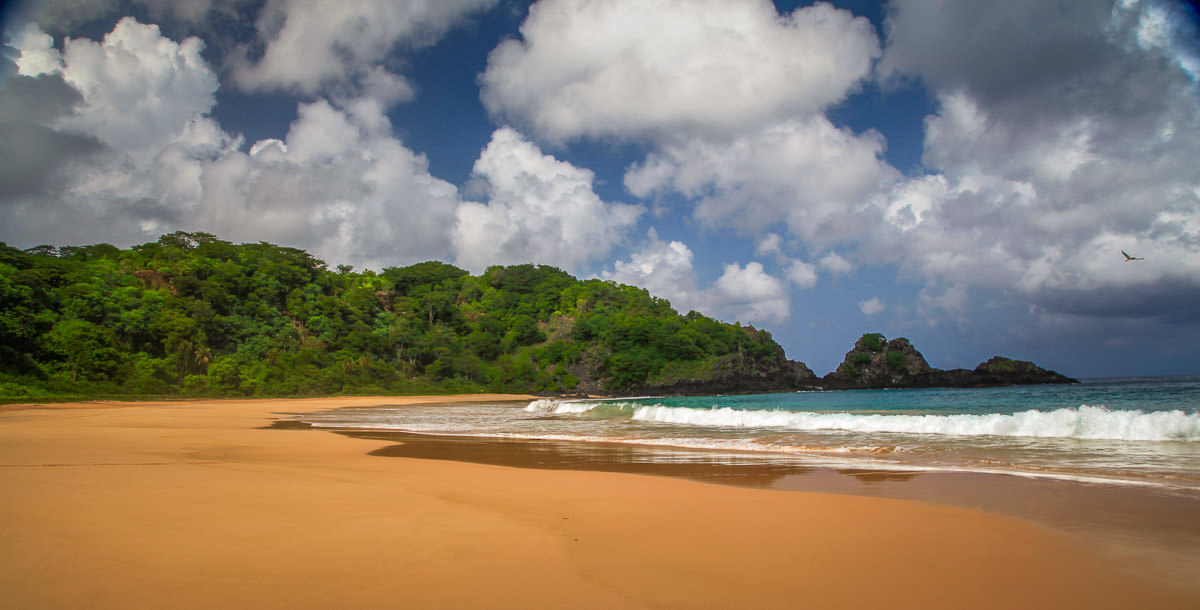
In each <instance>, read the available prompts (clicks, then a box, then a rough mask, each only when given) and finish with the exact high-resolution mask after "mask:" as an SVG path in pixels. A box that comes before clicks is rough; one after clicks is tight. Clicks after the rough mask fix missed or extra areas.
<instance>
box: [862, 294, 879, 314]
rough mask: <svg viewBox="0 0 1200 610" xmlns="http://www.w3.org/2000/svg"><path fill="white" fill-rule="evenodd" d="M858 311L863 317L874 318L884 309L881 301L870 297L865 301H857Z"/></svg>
mask: <svg viewBox="0 0 1200 610" xmlns="http://www.w3.org/2000/svg"><path fill="white" fill-rule="evenodd" d="M858 309H859V311H861V312H863V315H865V316H874V315H876V314H879V313H881V312H882V311H883V310H884V309H885V306H884V304H883V301H881V300H879V297H871V298H869V299H867V300H865V301H859V302H858Z"/></svg>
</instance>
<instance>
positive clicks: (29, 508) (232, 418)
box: [0, 396, 1200, 608]
mask: <svg viewBox="0 0 1200 610" xmlns="http://www.w3.org/2000/svg"><path fill="white" fill-rule="evenodd" d="M495 398H498V397H482V396H468V397H458V398H455V397H432V398H429V397H426V398H420V397H417V398H395V397H387V398H334V399H320V400H293V401H198V402H168V403H102V404H88V405H53V406H49V407H46V408H21V407H13V406H7V407H0V494H3V496H2V497H0V590H2V591H4V593H3V594H2V599H3V600H4V602H3V604H0V605H2V606H4V607H13V608H73V607H92V608H127V607H150V606H161V607H173V608H200V607H205V608H207V607H215V606H221V607H232V608H248V607H256V608H258V607H302V608H306V607H307V608H316V607H332V606H338V607H350V608H359V607H369V606H374V607H395V606H402V607H481V606H488V607H518V606H520V607H564V606H565V607H582V608H591V607H605V608H612V607H621V608H630V607H633V608H637V607H684V608H692V607H696V608H699V607H711V608H724V607H822V608H860V607H864V606H867V605H877V604H878V605H886V606H887V607H895V608H917V607H922V608H961V607H976V608H1012V607H1029V606H1033V607H1089V608H1125V607H1133V606H1136V607H1152V608H1194V607H1198V606H1200V594H1198V593H1197V592H1195V591H1191V590H1187V589H1185V588H1182V587H1179V588H1176V587H1172V586H1170V585H1165V584H1163V583H1161V582H1159V581H1158V580H1156V579H1154V578H1151V577H1150V575H1147V574H1142V573H1138V572H1136V571H1132V570H1130V569H1128V566H1126V565H1123V564H1121V563H1119V562H1114V561H1109V560H1108V559H1106V558H1104V557H1103V556H1101V555H1099V554H1097V553H1095V552H1093V549H1092V548H1090V547H1089V546H1088V545H1087V544H1086V543H1083V542H1080V540H1078V537H1077V536H1072V535H1068V534H1065V533H1062V532H1059V531H1055V530H1052V529H1050V528H1048V527H1044V526H1042V525H1040V524H1038V523H1034V522H1029V521H1023V520H1018V519H1015V518H1011V517H1006V516H1002V515H996V514H992V513H988V512H983V511H979V510H972V509H968V508H962V507H956V506H943V505H936V504H931V503H926V502H918V501H912V500H906V499H895V498H888V497H866V496H863V495H841V494H829V493H820V492H812V491H780V490H778V489H767V488H763V487H762V486H759V487H745V486H742V487H739V486H731V485H712V484H709V483H707V482H701V481H695V480H688V479H687V478H682V477H662V476H641V475H639V474H631V473H628V472H609V471H586V470H582V469H570V470H550V469H546V468H529V467H517V466H522V464H512V463H507V464H506V463H504V461H503V459H501V460H500V462H499V463H495V462H496V461H495V460H492V463H489V462H488V461H487V460H483V459H474V460H463V459H430V458H437V457H438V456H434V455H428V454H427V455H408V456H406V457H401V458H400V459H384V458H383V457H380V455H381V454H387V453H388V452H392V453H394V452H396V451H397V450H396V449H394V448H395V447H396V446H397V445H400V446H404V445H407V446H409V447H410V449H411V447H412V445H413V444H414V443H412V442H405V443H403V444H402V445H401V444H399V443H396V442H394V441H389V440H386V439H378V438H351V437H348V436H345V435H339V434H331V433H325V432H322V431H312V430H301V429H269V428H270V425H271V424H272V422H273V421H274V420H276V419H278V418H279V417H280V416H281V415H280V414H282V413H296V412H306V411H316V410H320V409H327V408H333V407H339V406H348V405H357V406H369V405H379V404H399V403H401V402H405V401H407V402H411V403H417V402H433V401H453V400H461V401H478V400H491V399H495ZM512 398H518V397H512ZM497 447H498V448H497ZM485 451H490V452H492V453H493V454H495V455H502V456H503V455H505V454H508V455H513V454H514V452H519V451H522V450H521V449H520V448H517V445H505V444H493V446H491V448H489V449H486V450H485ZM373 452H374V453H376V455H369V454H371V453H373ZM510 461H511V460H510ZM551 461H554V460H551ZM525 466H528V464H525ZM655 474H662V473H661V472H660V473H655ZM794 476H810V480H812V479H811V475H804V474H803V473H801V474H799V475H797V473H791V474H784V475H783V476H779V477H775V478H774V479H773V480H774V481H775V482H776V483H779V482H782V481H787V480H788V479H789V477H794ZM837 476H838V477H840V478H839V479H837V480H839V481H840V480H842V479H845V478H846V476H845V475H841V474H838V475H837ZM717 478H720V475H717ZM851 478H853V477H851ZM793 483H794V481H793ZM895 483H896V484H898V485H900V486H901V487H903V486H904V485H905V484H906V483H905V482H903V481H895ZM785 487H786V486H785ZM951 487H953V485H951ZM960 487H961V485H960Z"/></svg>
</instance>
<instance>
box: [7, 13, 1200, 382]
mask: <svg viewBox="0 0 1200 610" xmlns="http://www.w3.org/2000/svg"><path fill="white" fill-rule="evenodd" d="M1197 15H1198V13H1197V10H1196V8H1195V6H1194V5H1193V4H1192V3H1187V2H1183V1H1182V0H1116V1H1113V0H1095V1H1092V0H1006V1H1003V2H999V1H997V2H956V1H953V0H892V1H889V2H883V3H880V2H872V1H867V0H846V1H842V2H833V3H828V2H817V3H808V2H796V1H790V2H783V1H778V2H774V3H772V2H769V1H767V0H538V1H537V2H528V1H513V0H404V1H399V0H342V1H338V2H332V1H329V2H320V1H317V0H265V1H264V0H194V1H189V2H178V1H174V0H73V1H72V0H58V1H37V0H25V1H17V2H7V3H4V4H0V18H2V19H3V21H2V23H0V27H2V28H3V45H4V46H3V53H2V56H0V241H3V242H6V243H8V244H9V245H11V246H15V247H18V248H28V247H33V246H36V245H42V244H49V245H59V246H61V245H87V244H94V243H111V244H113V245H117V246H119V247H128V246H131V245H135V244H140V243H145V242H149V241H154V240H155V239H157V238H158V237H159V236H160V235H162V234H164V233H169V232H173V231H177V230H183V231H203V232H208V233H212V234H215V235H217V236H218V237H220V238H222V239H226V240H230V241H233V242H237V243H243V242H259V241H266V242H270V243H275V244H279V245H284V246H292V247H297V248H303V249H306V250H308V251H309V252H311V253H313V254H314V255H316V256H318V257H319V258H321V259H322V260H324V261H326V262H327V263H328V264H329V266H330V267H331V268H332V267H334V266H336V265H342V264H345V265H354V266H355V268H356V269H360V270H361V269H373V270H376V271H379V270H382V269H383V268H385V267H390V266H402V265H408V264H412V263H416V262H421V261H425V260H441V261H445V262H449V263H452V264H455V265H458V266H460V267H462V268H464V269H467V270H469V271H471V272H473V273H480V272H482V271H483V270H484V269H486V268H487V267H488V266H491V265H497V264H500V265H510V264H521V263H537V264H545V265H553V266H556V267H559V268H562V269H564V270H566V271H568V272H570V273H572V274H574V275H576V276H577V277H581V278H593V277H595V278H601V279H605V280H613V281H617V282H621V283H628V284H633V285H637V286H641V287H643V288H646V289H647V290H649V291H650V292H651V293H652V294H654V295H656V296H659V297H663V298H666V299H668V300H670V302H671V303H672V305H673V306H674V307H675V308H676V309H677V310H679V311H680V312H687V311H689V310H693V309H694V310H697V311H700V312H702V313H705V314H708V315H711V316H714V317H717V318H719V319H722V320H726V321H731V322H732V321H739V322H741V323H742V324H746V325H752V326H754V327H756V328H764V329H767V330H769V331H770V332H771V333H772V334H773V335H774V337H775V338H776V340H777V341H779V343H780V344H781V345H782V346H783V347H784V348H785V350H786V352H787V355H788V357H789V358H792V359H796V360H801V361H804V362H806V363H807V364H808V365H809V366H810V367H811V368H812V369H813V370H814V371H815V372H816V373H817V374H819V375H820V374H824V373H826V372H828V371H830V370H832V369H834V368H835V367H836V366H837V365H838V363H840V362H841V360H842V357H843V355H844V354H845V352H846V351H847V350H849V349H850V348H851V347H852V346H853V343H854V341H855V340H856V339H857V338H858V337H859V336H860V335H861V334H863V333H864V332H881V333H883V334H885V335H886V336H887V337H889V338H894V337H901V336H903V337H907V338H909V339H910V340H911V341H912V342H913V344H914V345H915V346H916V347H917V348H918V349H920V350H921V351H922V352H923V353H924V355H925V357H926V359H927V360H928V361H929V362H930V364H931V365H933V366H935V367H939V368H956V367H966V368H973V367H974V366H975V365H976V364H978V363H979V362H981V361H983V360H986V359H987V358H989V357H991V356H993V355H1005V356H1009V357H1014V358H1018V359H1023V360H1033V361H1034V362H1036V363H1038V364H1040V365H1042V366H1044V367H1047V368H1051V369H1054V370H1057V371H1059V372H1061V373H1064V374H1067V375H1071V376H1076V377H1098V376H1126V375H1158V374H1200V33H1198V32H1200V19H1198V17H1197ZM1122 250H1124V251H1126V252H1128V253H1130V254H1132V255H1133V256H1136V257H1141V259H1142V260H1137V261H1126V260H1125V257H1124V256H1123V255H1122Z"/></svg>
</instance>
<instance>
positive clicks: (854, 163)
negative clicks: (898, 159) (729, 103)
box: [625, 116, 900, 247]
mask: <svg viewBox="0 0 1200 610" xmlns="http://www.w3.org/2000/svg"><path fill="white" fill-rule="evenodd" d="M883 149H884V143H883V139H882V137H880V136H879V135H878V134H877V133H874V132H868V133H865V134H858V135H856V134H854V133H852V132H850V131H849V130H847V129H844V128H838V127H835V126H834V125H833V124H832V123H831V122H830V121H829V120H828V119H827V118H825V117H824V116H811V117H808V118H806V119H793V120H787V121H783V122H780V123H777V124H773V125H770V126H768V127H765V128H763V129H760V130H757V131H754V132H751V133H747V134H745V135H743V136H740V137H737V138H734V139H733V140H732V141H729V140H713V139H707V138H699V137H697V138H689V139H686V140H683V141H680V142H675V143H671V144H667V145H665V146H663V147H662V149H661V150H660V151H659V152H655V153H652V154H650V155H649V156H648V157H647V158H646V160H645V161H643V162H642V163H638V164H635V165H633V166H632V167H630V169H629V170H628V171H627V172H626V174H625V185H626V187H627V188H628V189H629V190H630V192H632V193H634V194H635V195H638V196H641V197H648V196H652V195H655V194H657V193H672V192H674V193H681V194H683V195H685V196H687V197H689V198H692V199H694V200H695V202H696V203H695V211H694V213H695V216H696V218H697V219H699V220H700V221H701V222H703V223H705V224H708V225H710V226H730V225H731V226H733V227H736V228H738V229H740V230H742V231H743V232H744V233H746V234H756V233H759V232H761V231H762V230H763V229H765V228H766V227H769V226H771V225H773V224H776V223H785V224H786V226H787V228H788V229H789V233H790V234H791V235H794V236H798V237H800V238H803V239H804V240H806V241H807V242H808V243H809V244H811V245H814V246H816V247H822V246H825V245H827V244H830V243H833V242H835V241H837V240H839V239H846V238H853V237H857V236H859V235H860V234H861V232H862V230H863V226H864V224H865V223H869V222H871V221H872V220H873V219H874V216H873V215H867V213H869V212H870V213H873V210H869V209H867V208H866V206H865V203H866V202H867V201H868V200H869V199H870V197H871V196H872V195H873V194H874V193H876V192H878V191H879V190H880V189H881V188H883V187H884V186H887V185H890V184H891V183H893V182H894V181H895V180H897V179H898V178H899V177H900V174H899V173H898V172H897V171H896V170H895V169H893V168H892V167H891V166H889V165H888V164H887V163H886V162H884V161H883V160H882V159H881V156H882V154H883Z"/></svg>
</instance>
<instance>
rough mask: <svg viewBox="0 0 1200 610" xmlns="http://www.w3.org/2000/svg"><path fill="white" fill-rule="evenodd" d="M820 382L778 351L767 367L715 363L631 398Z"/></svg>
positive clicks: (730, 358)
mask: <svg viewBox="0 0 1200 610" xmlns="http://www.w3.org/2000/svg"><path fill="white" fill-rule="evenodd" d="M820 383H821V380H820V378H818V377H817V376H816V374H815V373H813V372H812V370H811V369H809V368H808V366H807V365H805V364H804V363H803V362H797V361H795V360H788V359H786V358H784V356H783V350H782V349H780V350H779V357H778V358H777V359H776V360H774V361H773V362H771V363H769V364H761V363H758V364H756V363H753V362H750V361H745V360H742V359H739V358H738V357H737V355H731V356H726V357H725V358H722V359H720V360H718V361H716V362H715V363H714V364H713V365H712V366H711V368H710V369H709V370H708V371H705V372H704V373H702V374H699V375H694V376H689V377H682V378H677V379H670V380H658V381H655V380H652V381H651V382H650V383H647V384H645V385H643V386H641V387H638V388H635V389H634V391H633V392H632V393H633V394H644V395H655V396H662V395H671V394H683V395H704V394H751V393H758V392H786V391H793V390H806V389H813V388H816V387H819V386H820Z"/></svg>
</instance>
